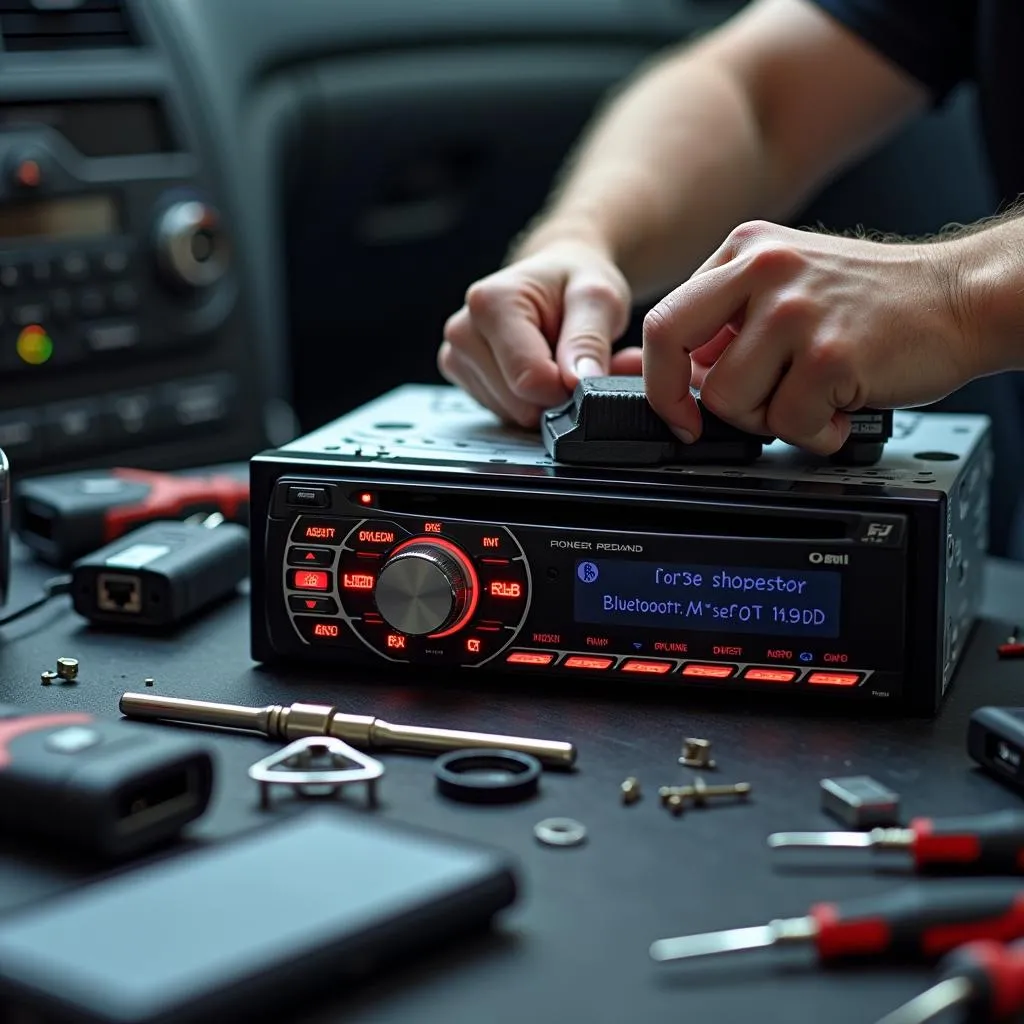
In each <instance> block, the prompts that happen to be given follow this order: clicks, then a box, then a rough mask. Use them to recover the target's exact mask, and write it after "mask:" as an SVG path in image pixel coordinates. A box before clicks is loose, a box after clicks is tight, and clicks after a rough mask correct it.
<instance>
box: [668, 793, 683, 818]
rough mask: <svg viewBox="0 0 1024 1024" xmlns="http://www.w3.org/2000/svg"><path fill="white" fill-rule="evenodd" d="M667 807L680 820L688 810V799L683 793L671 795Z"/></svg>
mask: <svg viewBox="0 0 1024 1024" xmlns="http://www.w3.org/2000/svg"><path fill="white" fill-rule="evenodd" d="M665 806H666V807H667V808H668V809H669V810H670V811H671V812H672V813H673V814H674V815H675V816H676V817H677V818H678V817H679V815H680V814H682V813H683V811H684V810H685V808H686V797H685V796H683V794H682V793H670V794H669V796H668V798H667V799H666V800H665Z"/></svg>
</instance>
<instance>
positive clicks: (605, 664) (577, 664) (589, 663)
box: [562, 654, 615, 670]
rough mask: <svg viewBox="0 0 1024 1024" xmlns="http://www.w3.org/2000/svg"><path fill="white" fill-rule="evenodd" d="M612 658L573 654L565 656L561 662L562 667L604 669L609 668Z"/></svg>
mask: <svg viewBox="0 0 1024 1024" xmlns="http://www.w3.org/2000/svg"><path fill="white" fill-rule="evenodd" d="M614 661H615V659H614V658H588V657H584V656H583V655H579V654H574V655H573V656H572V657H571V658H566V659H565V661H563V662H562V668H589V669H595V670H599V669H605V668H610V667H611V665H612V662H614Z"/></svg>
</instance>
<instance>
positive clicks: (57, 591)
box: [0, 576, 71, 626]
mask: <svg viewBox="0 0 1024 1024" xmlns="http://www.w3.org/2000/svg"><path fill="white" fill-rule="evenodd" d="M70 590H71V577H70V576H54V577H53V579H50V580H47V581H46V582H45V583H44V584H43V593H42V594H41V595H40V596H39V597H37V598H36V599H35V600H34V601H29V603H28V604H26V605H23V606H22V607H21V608H19V609H18V610H17V611H16V612H11V613H10V614H9V615H5V616H4V617H3V618H2V619H0V626H6V625H7V623H9V622H14V620H15V619H20V618H21V617H22V616H23V615H28V613H29V612H34V611H35V610H36V609H37V608H42V606H43V605H44V604H46V603H47V602H48V601H52V600H53V599H54V598H55V597H59V596H60V595H61V594H67V593H68V592H69V591H70Z"/></svg>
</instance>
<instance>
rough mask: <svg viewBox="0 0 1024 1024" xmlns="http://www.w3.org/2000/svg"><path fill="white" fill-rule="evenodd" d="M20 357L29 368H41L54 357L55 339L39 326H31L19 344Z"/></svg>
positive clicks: (27, 328)
mask: <svg viewBox="0 0 1024 1024" xmlns="http://www.w3.org/2000/svg"><path fill="white" fill-rule="evenodd" d="M16 347H17V349H18V355H19V356H20V357H21V360H22V362H25V363H28V364H29V366H41V365H42V364H43V363H45V362H46V361H47V360H48V359H49V358H50V356H52V355H53V339H52V338H51V337H50V336H49V335H48V334H47V333H46V331H44V330H43V329H42V327H40V326H39V325H38V324H29V326H28V327H26V328H25V329H24V330H23V331H22V332H21V334H19V335H18V342H17V346H16Z"/></svg>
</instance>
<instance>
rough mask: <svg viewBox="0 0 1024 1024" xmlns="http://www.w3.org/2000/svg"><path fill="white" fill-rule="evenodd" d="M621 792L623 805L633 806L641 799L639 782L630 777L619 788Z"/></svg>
mask: <svg viewBox="0 0 1024 1024" xmlns="http://www.w3.org/2000/svg"><path fill="white" fill-rule="evenodd" d="M619 788H620V789H621V790H622V802H623V803H624V804H635V803H636V802H637V800H639V799H640V797H641V795H642V794H641V792H640V780H639V779H637V778H635V777H634V776H632V775H631V776H630V777H629V778H628V779H626V781H625V782H623V783H622V785H621V786H620V787H619Z"/></svg>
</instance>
